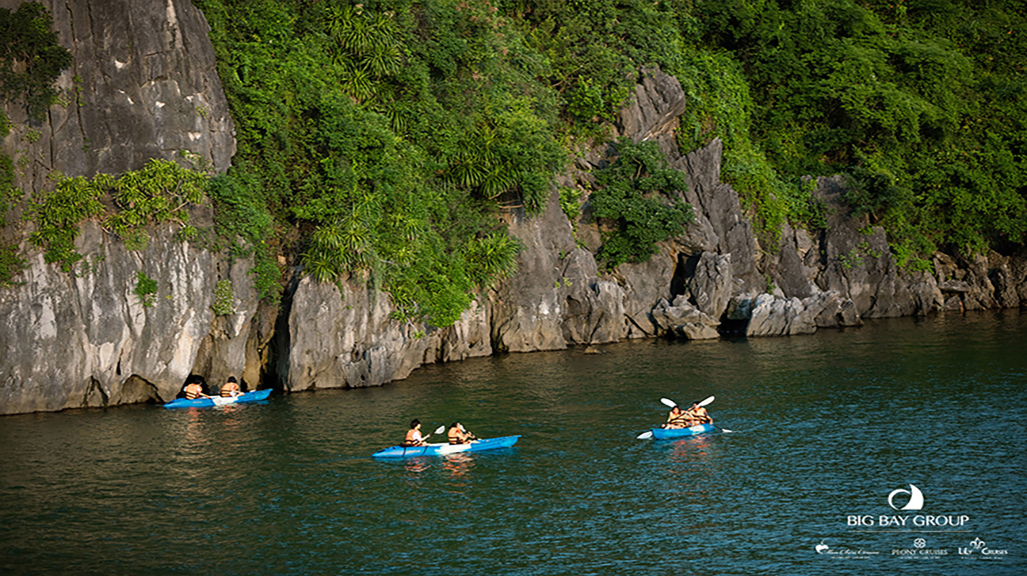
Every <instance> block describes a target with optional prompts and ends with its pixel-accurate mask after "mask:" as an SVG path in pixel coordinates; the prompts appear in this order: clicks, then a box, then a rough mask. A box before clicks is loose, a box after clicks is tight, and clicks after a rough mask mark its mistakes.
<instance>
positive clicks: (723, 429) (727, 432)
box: [720, 428, 734, 434]
mask: <svg viewBox="0 0 1027 576" xmlns="http://www.w3.org/2000/svg"><path fill="white" fill-rule="evenodd" d="M720 431H721V432H723V433H724V434H733V433H734V430H728V429H727V428H721V429H720Z"/></svg>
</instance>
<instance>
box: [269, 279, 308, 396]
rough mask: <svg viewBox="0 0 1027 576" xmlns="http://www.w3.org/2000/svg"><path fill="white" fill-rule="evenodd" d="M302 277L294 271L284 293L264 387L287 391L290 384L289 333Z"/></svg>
mask: <svg viewBox="0 0 1027 576" xmlns="http://www.w3.org/2000/svg"><path fill="white" fill-rule="evenodd" d="M301 277H302V274H301V271H300V270H299V269H294V270H293V272H292V277H291V278H290V279H289V283H288V285H287V286H286V287H285V290H283V291H282V300H281V303H280V304H279V306H278V316H277V317H276V318H275V333H274V336H272V337H271V341H270V342H268V346H267V350H268V355H267V366H268V368H267V369H265V370H264V382H263V384H264V387H270V388H273V389H275V390H285V388H286V387H287V385H288V382H289V353H290V350H291V348H292V335H291V334H290V332H289V316H290V314H291V313H292V302H293V296H295V294H296V288H297V287H299V283H300V279H301Z"/></svg>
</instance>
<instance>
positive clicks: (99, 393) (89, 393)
mask: <svg viewBox="0 0 1027 576" xmlns="http://www.w3.org/2000/svg"><path fill="white" fill-rule="evenodd" d="M109 401H110V397H109V396H108V394H107V391H106V390H104V388H103V385H102V384H100V381H99V380H97V379H96V378H90V379H89V388H87V389H86V393H85V396H83V398H82V406H83V407H89V408H96V407H103V406H107V403H108V402H109Z"/></svg>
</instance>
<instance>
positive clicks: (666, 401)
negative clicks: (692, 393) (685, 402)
mask: <svg viewBox="0 0 1027 576" xmlns="http://www.w3.org/2000/svg"><path fill="white" fill-rule="evenodd" d="M660 402H663V404H664V405H665V406H670V407H671V408H673V407H675V406H677V405H678V403H677V402H675V401H673V400H671V399H670V398H660Z"/></svg>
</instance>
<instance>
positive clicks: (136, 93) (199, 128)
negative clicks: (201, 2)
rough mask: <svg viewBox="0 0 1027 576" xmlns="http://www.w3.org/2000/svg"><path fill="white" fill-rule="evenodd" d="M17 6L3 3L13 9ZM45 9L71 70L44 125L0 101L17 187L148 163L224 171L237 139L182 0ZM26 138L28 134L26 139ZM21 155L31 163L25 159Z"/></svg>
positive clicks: (204, 40)
mask: <svg viewBox="0 0 1027 576" xmlns="http://www.w3.org/2000/svg"><path fill="white" fill-rule="evenodd" d="M21 3H22V2H21V0H0V7H4V8H8V9H12V10H13V9H16V8H17V6H18V5H20V4H21ZM42 4H43V5H44V6H45V7H46V8H47V9H48V10H49V11H50V13H51V15H52V16H53V22H54V29H55V31H56V32H57V37H58V41H59V42H60V44H61V45H62V46H64V47H66V48H68V50H70V52H71V54H72V57H73V60H72V64H71V67H70V68H68V69H67V70H65V71H64V72H63V73H62V74H61V76H60V77H59V78H58V79H57V82H56V87H57V88H58V89H59V90H60V91H61V96H60V98H59V100H58V104H55V105H53V106H51V107H50V109H49V112H48V114H47V117H46V119H45V120H44V121H43V122H42V123H37V122H34V121H30V120H29V119H28V118H27V116H26V112H25V109H24V107H22V106H17V105H13V104H12V103H4V109H5V110H6V113H7V116H8V118H9V119H10V120H11V122H12V123H13V126H12V130H11V134H10V135H9V136H8V137H7V138H6V139H4V141H3V150H4V152H6V153H7V154H8V155H9V156H11V157H12V158H13V159H14V161H15V165H16V166H20V169H16V170H15V185H16V186H18V187H19V188H21V189H23V190H25V191H29V192H35V191H38V190H41V189H43V188H44V187H45V186H46V182H47V177H48V176H49V175H50V174H51V173H52V172H55V171H56V172H60V173H61V174H64V175H66V176H86V177H91V176H93V175H95V174H98V173H108V174H120V173H122V172H126V171H128V170H137V169H139V168H141V167H142V166H143V165H144V164H145V163H146V161H147V160H149V159H151V158H161V159H172V160H178V161H183V162H186V163H187V164H188V163H189V162H187V161H185V160H183V158H182V155H181V154H182V152H186V153H188V154H189V155H191V156H192V157H193V158H194V159H195V160H196V161H197V162H198V163H199V164H200V165H201V167H210V168H212V169H213V170H216V171H219V172H221V171H224V170H226V169H227V168H228V166H229V163H230V162H231V159H232V156H233V155H234V154H235V134H234V125H233V123H232V118H231V116H230V115H229V110H228V102H227V100H226V98H225V95H224V91H223V90H222V88H221V80H220V78H219V77H218V75H217V68H216V61H215V58H214V48H213V46H212V45H211V42H210V37H209V32H210V28H209V26H208V25H207V20H206V18H204V16H203V13H202V12H200V10H199V9H198V8H196V7H195V6H193V5H192V3H191V2H189V0H164V1H162V2H159V3H158V2H133V1H132V0H92V1H88V2H87V1H85V0H76V1H71V2H58V1H56V0H44V1H43V2H42ZM30 132H31V135H30ZM22 158H28V159H30V160H31V161H29V162H25V161H23V160H21V159H22Z"/></svg>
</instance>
